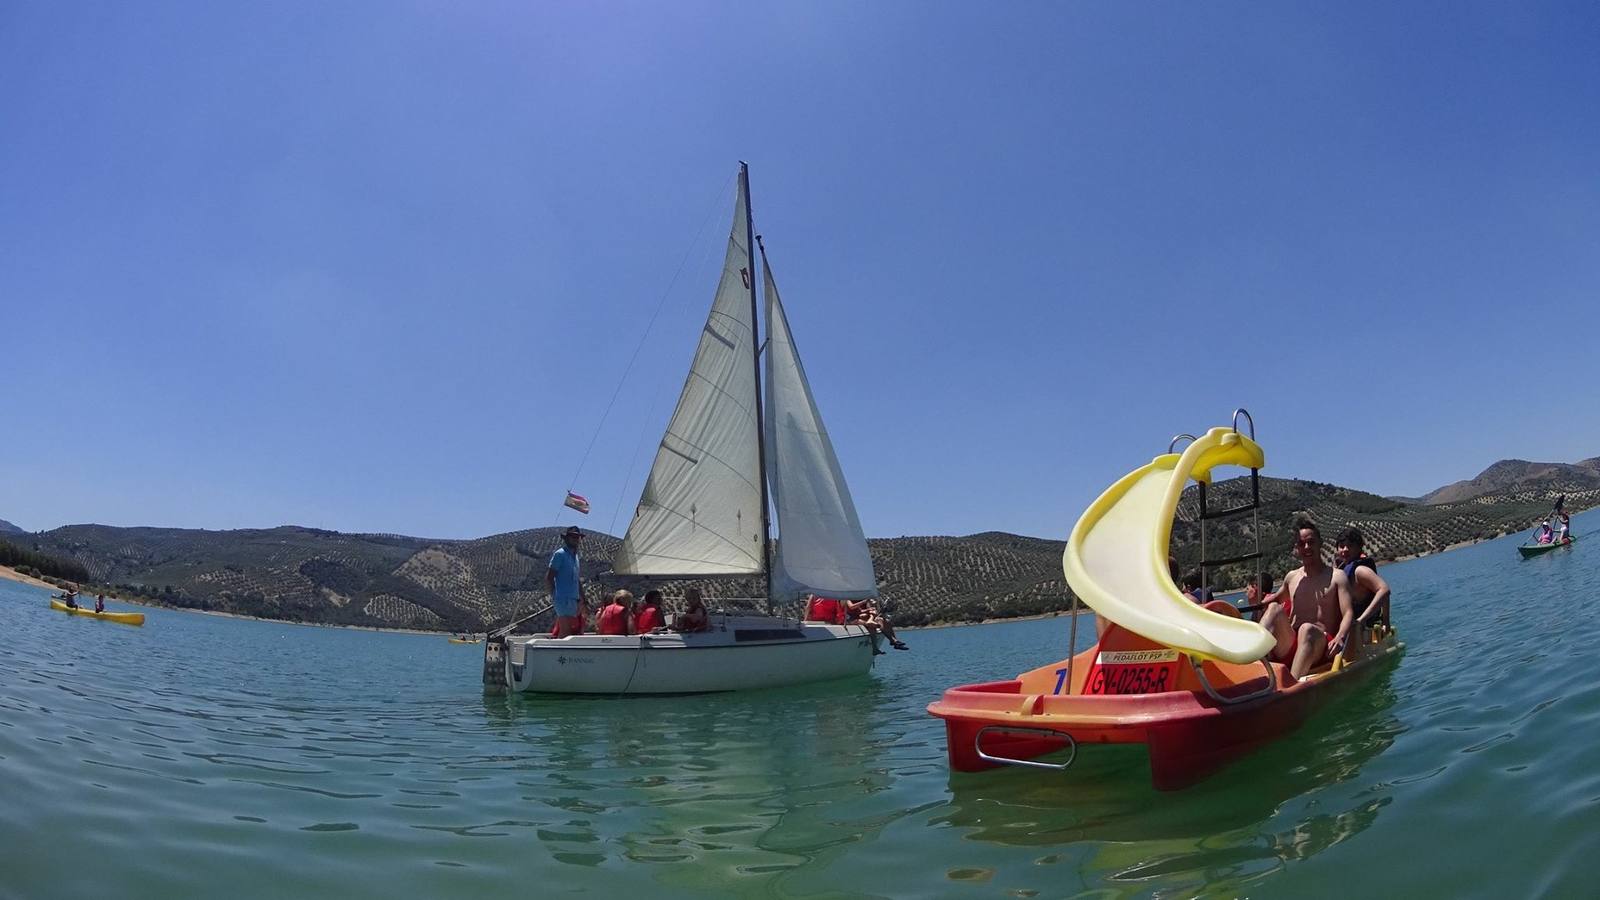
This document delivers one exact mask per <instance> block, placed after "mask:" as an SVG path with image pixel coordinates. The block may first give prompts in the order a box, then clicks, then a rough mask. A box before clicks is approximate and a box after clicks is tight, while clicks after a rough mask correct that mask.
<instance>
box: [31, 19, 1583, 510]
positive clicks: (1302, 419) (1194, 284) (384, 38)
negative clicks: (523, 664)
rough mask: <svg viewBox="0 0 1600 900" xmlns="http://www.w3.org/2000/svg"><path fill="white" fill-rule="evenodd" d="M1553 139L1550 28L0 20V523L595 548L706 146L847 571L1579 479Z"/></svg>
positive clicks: (696, 231)
mask: <svg viewBox="0 0 1600 900" xmlns="http://www.w3.org/2000/svg"><path fill="white" fill-rule="evenodd" d="M1597 109H1600V7H1596V6H1594V5H1593V4H1584V3H1567V4H1527V5H1522V4H1501V3H1489V4H1464V3H1411V4H1390V3H1374V4H1320V3H1319V4H1312V3H1305V4H1288V3H1279V4H1192V3H1160V4H1143V3H1140V4H1128V3H1100V4H1090V3H1071V4H1045V3H1032V4H955V3H922V2H875V3H870V4H862V3H851V4H845V3H836V4H835V3H814V2H806V3H756V4H750V3H746V4H738V5H734V4H691V3H672V4H659V3H640V4H622V5H619V4H604V3H563V4H523V3H506V4H491V3H473V4H450V3H415V4H402V3H389V2H383V3H360V2H344V3H338V4H314V3H289V4H270V5H263V4H253V5H244V4H237V5H235V4H201V3H171V4H164V3H154V2H152V3H139V4H118V3H102V4H90V3H74V4H63V3H52V2H36V3H34V2H11V3H7V4H4V5H3V6H0V198H3V202H0V248H3V250H0V322H3V324H0V329H3V330H0V353H3V357H0V366H3V368H4V371H5V373H6V384H7V387H8V390H7V392H6V394H7V398H8V401H9V402H8V404H7V416H6V427H5V432H4V439H3V441H0V517H3V518H7V519H10V520H12V521H15V522H17V523H18V524H20V525H22V526H23V527H25V528H29V529H42V528H51V527H55V526H58V525H62V524H67V523H79V522H103V523H108V524H116V525H164V526H189V527H207V528H227V527H254V526H271V525H277V524H284V523H296V524H305V525H313V526H318V527H325V528H333V529H339V530H347V531H355V530H359V531H389V532H401V533H410V534H420V535H427V536H437V537H467V536H478V535H484V534H490V533H495V532H500V531H506V530H512V529H516V528H523V527H531V526H535V525H543V524H549V523H551V522H554V521H558V520H560V521H569V520H572V519H574V518H575V517H574V515H573V514H570V513H567V514H565V515H563V514H562V511H561V508H560V505H559V504H560V499H561V497H562V494H563V492H564V491H565V490H566V489H567V488H568V487H569V486H572V487H575V488H576V489H577V490H578V492H579V493H583V494H585V495H587V496H588V497H589V498H590V499H591V500H592V501H593V502H594V513H593V514H592V515H590V516H589V517H587V518H585V519H582V520H581V521H582V522H583V523H584V524H586V525H589V526H592V527H596V528H600V529H602V530H606V529H609V530H613V531H620V530H621V529H622V528H623V527H624V526H625V523H626V521H627V518H628V513H629V511H630V510H631V509H632V506H633V504H634V502H635V500H636V499H637V495H638V490H639V486H640V482H641V481H642V478H643V472H644V470H645V469H646V468H647V467H648V465H649V458H650V455H651V453H652V452H653V448H654V445H655V442H656V441H657V440H658V439H659V433H660V429H661V428H662V426H663V425H664V423H665V420H666V417H667V415H668V414H669V413H670V408H671V404H672V402H673V401H674V399H675V397H676V393H677V390H678V388H679V386H680V384H681V381H682V378H683V375H684V371H685V369H686V367H687V363H688V358H689V355H690V353H691V351H692V348H693V344H694V340H695V335H696V332H697V331H698V329H699V327H700V325H701V323H702V321H703V319H704V315H705V309H706V307H707V305H708V304H709V302H710V297H711V293H712V289H713V287H714V283H715V278H716V274H715V273H716V269H717V266H718V264H719V258H718V256H719V254H720V244H721V242H722V240H723V237H724V235H725V233H726V229H727V221H728V215H729V212H730V207H731V187H732V176H733V173H734V171H735V168H736V164H737V161H738V160H740V159H745V160H748V161H750V164H751V171H752V184H753V193H754V198H755V216H756V223H757V229H758V230H759V231H760V232H762V233H763V234H764V235H765V236H766V240H767V247H768V249H769V251H770V253H771V254H772V258H773V265H774V268H775V271H776V273H777V275H778V277H779V281H780V284H781V285H782V288H783V296H784V301H785V303H786V305H787V306H788V309H789V317H790V322H791V325H792V327H793V329H794V333H795V339H796V342H797V345H798V346H799V348H800V350H801V353H802V354H803V355H804V357H805V360H806V366H807V371H808V374H809V375H810V376H811V379H812V383H813V388H814V390H815V392H816V395H817V401H818V404H819V406H820V407H821V409H822V412H823V415H824V417H825V418H826V420H827V422H828V426H829V429H830V431H831V432H832V434H833V438H834V442H835V446H836V448H837V449H838V452H839V455H840V458H841V461H842V464H843V467H844V470H845V473H846V475H847V476H848V477H849V480H850V483H851V487H852V489H853V491H854V494H855V498H856V502H857V505H858V507H859V508H860V512H861V518H862V522H863V524H864V526H865V527H866V530H867V532H868V534H869V535H874V536H893V535H900V534H964V533H970V532H976V531H983V530H989V529H1001V530H1007V531H1015V532H1020V533H1025V534H1035V535H1043V536H1053V537H1061V536H1064V535H1065V534H1066V533H1067V532H1068V531H1069V530H1070V528H1071V525H1072V523H1073V521H1075V519H1076V518H1077V516H1078V514H1079V513H1080V512H1081V510H1082V509H1083V507H1084V506H1085V504H1087V502H1088V501H1089V500H1091V499H1092V498H1093V497H1094V496H1095V495H1096V494H1097V493H1098V492H1099V491H1100V490H1102V489H1103V488H1104V487H1105V486H1106V485H1107V484H1109V483H1110V482H1111V481H1112V480H1114V479H1115V478H1116V477H1118V476H1120V475H1121V474H1122V473H1124V472H1126V471H1127V470H1129V469H1131V468H1133V467H1134V466H1136V465H1138V464H1141V463H1142V462H1144V461H1146V460H1147V459H1148V458H1149V457H1150V456H1152V455H1154V454H1155V453H1157V452H1159V451H1160V450H1162V449H1163V448H1164V447H1165V445H1166V442H1167V439H1168V437H1170V436H1171V435H1172V434H1173V433H1175V432H1179V431H1195V430H1199V429H1202V428H1205V427H1208V426H1210V425H1215V424H1222V423H1225V422H1226V420H1227V418H1228V414H1229V412H1230V411H1231V410H1232V409H1233V408H1234V407H1235V406H1241V405H1242V406H1246V407H1248V408H1250V410H1251V411H1252V412H1253V413H1254V414H1255V418H1256V422H1257V424H1258V426H1259V437H1260V439H1261V441H1262V443H1263V445H1264V446H1265V447H1266V450H1267V456H1268V469H1267V472H1268V473H1269V474H1275V475H1282V476H1296V477H1306V478H1314V479H1317V480H1321V481H1331V482H1335V483H1340V484H1346V485H1350V486H1353V487H1361V488H1365V489H1369V490H1373V491H1377V492H1380V493H1403V494H1415V493H1421V492H1423V491H1426V490H1429V489H1432V488H1434V487H1438V486H1439V485H1442V484H1444V483H1447V482H1450V481H1453V480H1456V479H1459V478H1465V477H1470V476H1472V475H1473V474H1476V473H1477V472H1478V471H1479V470H1480V469H1482V468H1483V467H1484V466H1486V465H1488V464H1489V463H1491V462H1493V461H1495V460H1496V459H1499V458H1502V457H1523V458H1533V459H1550V460H1569V461H1570V460H1575V459H1579V458H1582V457H1587V456H1594V455H1597V454H1600V417H1596V416H1595V414H1594V411H1593V409H1592V403H1590V402H1589V396H1590V394H1591V393H1592V392H1590V391H1588V390H1586V389H1585V388H1584V387H1583V385H1584V384H1585V383H1586V382H1587V381H1589V380H1590V379H1589V378H1588V375H1587V372H1588V370H1589V366H1588V365H1587V363H1585V362H1584V361H1585V360H1586V359H1588V358H1589V357H1588V353H1589V352H1590V350H1591V345H1592V340H1593V335H1594V334H1595V333H1596V332H1597V327H1600V302H1596V297H1597V288H1600V243H1597V242H1596V239H1595V236H1596V235H1597V234H1600V177H1597V176H1596V172H1595V168H1594V167H1595V163H1596V160H1597V159H1600V119H1597V117H1596V116H1595V111H1596V110H1597ZM680 265H682V267H683V268H682V272H681V274H679V275H677V276H676V278H675V277H674V273H675V272H677V271H678V270H679V266H680ZM663 297H665V302H664V306H663V312H662V315H661V318H660V320H659V321H658V322H657V323H656V325H655V327H654V329H653V330H652V332H651V334H650V337H649V339H648V341H647V343H646V344H645V350H644V352H643V353H642V354H641V358H640V363H639V366H638V368H636V369H635V371H634V372H633V373H632V374H631V375H630V377H629V378H628V379H627V380H626V381H625V382H623V383H622V385H621V390H620V392H618V397H619V399H618V401H617V405H616V407H615V409H614V410H613V411H612V413H611V415H610V417H609V418H608V419H607V421H606V422H605V425H604V427H603V428H600V429H599V430H598V432H597V430H596V429H597V426H598V425H599V420H600V414H601V412H602V410H603V409H604V408H605V406H606V404H607V402H608V401H609V399H610V397H611V396H612V394H613V392H614V391H617V389H618V383H619V379H620V378H621V375H622V371H623V368H624V366H625V365H626V363H627V360H628V358H629V356H630V355H631V354H632V352H633V350H634V348H635V347H636V346H637V345H638V344H639V341H640V338H641V335H642V334H643V332H644V327H645V323H646V322H647V321H648V320H649V317H650V314H651V312H652V311H653V310H654V309H655V308H656V305H657V303H658V302H660V301H662V298H663ZM1563 385H1565V386H1568V387H1569V388H1571V389H1568V390H1563V389H1562V386H1563ZM591 437H595V438H596V442H595V449H594V451H593V453H591V454H590V455H589V457H588V459H587V461H586V462H585V463H584V466H583V469H582V473H581V475H580V476H579V477H578V479H577V480H576V482H574V481H573V480H572V479H573V474H574V472H575V470H577V468H578V465H579V460H580V458H582V457H583V453H584V448H585V447H586V446H587V445H588V443H589V441H590V438H591ZM641 444H642V450H640V449H639V448H640V447H641ZM630 464H631V465H632V476H631V480H630V479H629V478H628V473H629V469H630ZM618 510H621V514H620V515H615V513H616V512H617V511H618ZM613 522H614V523H615V524H613Z"/></svg>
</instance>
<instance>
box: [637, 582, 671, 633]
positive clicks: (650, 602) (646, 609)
mask: <svg viewBox="0 0 1600 900" xmlns="http://www.w3.org/2000/svg"><path fill="white" fill-rule="evenodd" d="M665 627H667V620H666V617H665V616H664V615H662V613H661V592H660V591H656V590H650V591H645V592H644V604H643V606H641V607H640V608H639V612H638V614H637V615H635V616H634V618H633V633H634V634H649V633H650V632H652V631H655V630H656V629H657V628H665Z"/></svg>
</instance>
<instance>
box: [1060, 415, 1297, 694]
mask: <svg viewBox="0 0 1600 900" xmlns="http://www.w3.org/2000/svg"><path fill="white" fill-rule="evenodd" d="M1265 462H1266V457H1265V454H1263V453H1262V451H1261V446H1260V445H1259V444H1257V443H1256V442H1255V441H1253V440H1251V439H1250V438H1248V437H1246V436H1244V435H1242V434H1240V433H1238V432H1237V431H1235V430H1233V429H1232V428H1213V429H1211V430H1210V431H1208V432H1206V433H1205V435H1204V436H1202V437H1201V438H1199V439H1198V440H1196V441H1194V442H1193V443H1191V444H1190V445H1189V446H1188V447H1187V448H1185V449H1184V451H1183V454H1182V455H1181V456H1180V455H1179V454H1177V453H1168V454H1165V455H1162V456H1158V457H1156V458H1155V459H1153V460H1151V461H1150V463H1149V464H1148V465H1145V466H1142V467H1140V468H1138V469H1135V470H1134V471H1132V472H1129V473H1128V474H1127V475H1125V476H1123V478H1122V479H1121V480H1119V481H1118V482H1117V483H1116V484H1113V485H1112V486H1111V487H1110V488H1108V489H1107V490H1106V492H1105V493H1104V494H1101V495H1100V497H1099V499H1097V500H1095V501H1094V503H1092V504H1090V506H1089V509H1088V511H1087V512H1085V513H1084V514H1083V518H1081V519H1079V520H1078V524H1077V526H1076V527H1074V528H1073V529H1072V537H1071V538H1069V539H1068V540H1067V549H1066V552H1065V553H1064V554H1063V555H1062V567H1063V568H1064V569H1065V570H1066V575H1067V583H1068V584H1070V585H1072V590H1073V591H1075V592H1076V593H1077V595H1078V598H1079V599H1081V600H1082V601H1083V602H1084V603H1087V604H1088V605H1089V607H1090V608H1091V609H1093V610H1094V611H1095V612H1097V613H1099V614H1100V615H1102V616H1105V617H1106V618H1107V619H1110V620H1111V621H1113V622H1115V623H1117V624H1118V625H1121V626H1122V627H1124V628H1126V629H1128V630H1129V631H1132V632H1134V633H1135V634H1139V635H1143V636H1144V637H1147V638H1149V639H1150V640H1152V641H1155V642H1157V643H1160V644H1165V645H1167V646H1169V647H1173V648H1175V649H1178V650H1182V651H1183V652H1185V653H1190V654H1193V655H1195V656H1200V657H1205V658H1207V659H1220V660H1226V661H1227V662H1232V663H1251V662H1255V661H1256V660H1258V659H1260V658H1262V657H1263V656H1265V655H1266V654H1267V651H1269V650H1271V649H1272V644H1273V639H1272V635H1270V634H1268V633H1267V631H1266V629H1264V628H1262V627H1261V626H1260V625H1257V624H1256V623H1254V622H1247V621H1245V620H1243V619H1236V618H1232V617H1230V616H1225V615H1222V614H1221V613H1214V612H1211V611H1210V610H1207V609H1202V608H1201V607H1199V606H1197V605H1196V604H1194V603H1193V602H1191V601H1190V600H1189V599H1188V598H1187V597H1185V596H1184V595H1183V594H1181V593H1179V592H1178V586H1177V585H1175V584H1173V583H1172V579H1171V577H1170V576H1169V574H1168V569H1167V552H1168V549H1167V548H1168V544H1169V543H1170V542H1171V540H1172V517H1173V514H1174V513H1176V512H1177V509H1178V500H1179V498H1180V497H1181V496H1182V494H1183V488H1184V486H1185V485H1186V484H1188V483H1189V479H1191V478H1193V479H1194V480H1196V481H1204V482H1206V483H1208V484H1209V483H1210V480H1211V470H1212V469H1214V468H1216V467H1217V466H1222V465H1231V466H1243V467H1245V468H1257V469H1259V468H1261V467H1262V466H1263V465H1265Z"/></svg>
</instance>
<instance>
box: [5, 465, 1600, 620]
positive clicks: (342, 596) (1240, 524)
mask: <svg viewBox="0 0 1600 900" xmlns="http://www.w3.org/2000/svg"><path fill="white" fill-rule="evenodd" d="M1552 483H1553V484H1557V485H1559V486H1560V487H1559V492H1561V493H1565V494H1566V495H1567V506H1568V508H1569V509H1572V510H1573V511H1577V510H1580V509H1585V508H1588V507H1591V506H1596V505H1600V487H1595V488H1589V489H1584V490H1577V489H1573V488H1572V487H1570V486H1567V485H1566V483H1565V482H1561V481H1557V482H1552ZM1248 491H1249V480H1248V478H1235V479H1231V480H1228V481H1222V482H1218V483H1217V484H1215V485H1213V486H1212V488H1211V495H1212V497H1213V500H1214V503H1215V504H1216V505H1218V506H1221V505H1233V504H1236V503H1239V502H1241V501H1243V500H1244V499H1245V498H1246V497H1247V496H1248ZM1557 491H1558V488H1549V487H1534V488H1519V489H1515V490H1510V491H1502V492H1498V493H1492V494H1485V495H1480V496H1475V497H1473V498H1471V499H1469V500H1465V501H1460V502H1455V503H1433V504H1417V503H1405V502H1401V501H1398V500H1394V499H1390V498H1385V497H1379V496H1376V495H1374V494H1368V493H1365V492H1363V491H1357V490H1353V489H1350V488H1344V487H1339V486H1337V485H1331V484H1321V483H1318V482H1314V481H1300V480H1293V479H1279V478H1263V479H1262V501H1263V508H1262V510H1261V511H1260V514H1259V516H1258V518H1257V520H1258V521H1259V523H1260V529H1261V535H1262V546H1263V548H1264V550H1265V551H1266V554H1267V556H1266V560H1267V562H1266V570H1267V571H1268V572H1271V573H1273V574H1274V575H1281V574H1282V573H1283V572H1284V571H1286V570H1287V569H1288V568H1289V567H1290V565H1291V560H1290V558H1289V552H1288V551H1289V544H1290V539H1291V538H1290V528H1291V526H1292V524H1293V522H1294V519H1295V518H1296V517H1297V516H1299V515H1301V514H1309V515H1310V516H1311V517H1312V518H1313V519H1315V520H1316V521H1317V522H1318V523H1319V524H1320V525H1321V526H1322V529H1323V536H1324V537H1325V538H1327V539H1328V541H1329V542H1330V547H1329V549H1330V550H1331V542H1332V540H1333V538H1334V536H1335V534H1336V532H1337V531H1338V530H1339V529H1341V528H1343V527H1345V526H1347V525H1355V526H1357V527H1359V528H1361V529H1362V530H1363V532H1365V534H1366V535H1367V537H1368V544H1369V548H1370V549H1371V550H1372V551H1373V553H1374V555H1376V556H1378V557H1379V558H1386V559H1393V558H1398V557H1405V556H1412V555H1416V554H1421V553H1430V552H1435V551H1438V550H1442V549H1445V548H1446V547H1449V546H1451V545H1453V544H1457V543H1461V542H1465V541H1472V540H1478V539H1482V538H1488V537H1494V536H1497V535H1500V534H1504V533H1507V532H1513V531H1519V530H1522V529H1525V528H1528V527H1530V525H1531V523H1532V522H1533V521H1534V520H1535V519H1536V518H1537V517H1538V516H1539V515H1541V514H1542V513H1544V512H1546V511H1548V510H1549V508H1550V503H1551V500H1552V499H1553V497H1554V495H1555V493H1556V492H1557ZM1196 503H1197V498H1196V495H1195V493H1194V488H1193V487H1191V488H1190V491H1189V493H1188V494H1186V496H1185V499H1184V502H1183V503H1182V504H1180V507H1179V511H1178V520H1177V522H1176V523H1175V524H1174V526H1173V545H1174V548H1175V552H1176V555H1177V556H1178V559H1179V562H1180V564H1181V565H1182V566H1183V567H1184V568H1185V569H1187V568H1190V567H1192V566H1193V565H1194V564H1195V562H1196V561H1197V560H1198V559H1199V552H1200V550H1199V526H1198V524H1197V522H1196V520H1195V516H1196V512H1197V511H1196V506H1195V504H1196ZM1252 521H1253V520H1252V518H1251V517H1250V516H1248V515H1246V516H1242V517H1239V518H1236V519H1230V520H1220V521H1213V522H1210V523H1208V525H1207V539H1208V545H1207V551H1208V554H1209V555H1211V556H1212V557H1218V556H1231V555H1235V554H1239V553H1244V552H1247V551H1248V550H1250V549H1252V548H1253V547H1254V537H1253V535H1254V531H1253V527H1254V526H1253V525H1252ZM589 534H590V536H589V537H588V538H587V539H586V540H585V541H584V553H585V559H586V564H585V570H586V571H585V575H586V577H588V578H589V579H590V580H589V582H588V593H589V594H590V596H591V598H594V599H598V597H599V595H600V593H601V591H602V590H612V589H615V588H617V587H626V588H628V589H630V590H634V591H635V592H636V593H637V592H639V591H642V590H643V589H644V588H645V587H648V586H654V587H660V588H661V589H662V590H663V591H664V592H665V593H666V594H667V596H668V598H669V604H668V605H669V606H670V605H672V603H673V602H674V601H675V600H676V598H678V597H680V596H681V595H682V592H683V589H684V588H686V587H688V586H690V585H691V584H693V585H696V586H698V587H700V588H701V589H702V590H703V591H704V592H705V593H706V596H707V597H708V598H709V599H711V600H712V602H713V604H714V605H715V604H717V603H722V602H731V601H733V600H734V599H736V598H739V597H751V596H755V595H756V594H758V593H759V591H760V585H759V584H757V583H755V582H754V581H751V580H745V581H740V580H731V581H730V580H717V581H703V582H688V581H677V582H674V581H663V582H647V581H646V580H644V579H638V578H618V577H616V576H613V575H611V574H610V572H609V567H610V562H611V559H612V556H613V555H614V554H615V552H616V550H617V547H618V545H619V543H620V542H619V541H618V540H617V539H616V538H614V537H611V536H610V535H605V534H599V533H595V532H590V533H589ZM558 535H559V529H557V528H553V527H552V528H534V529H529V530H526V531H516V532H510V533H508V534H499V535H492V536H490V537H484V538H478V539H476V540H465V541H441V540H431V539H426V538H415V537H406V536H403V535H389V534H343V533H340V532H334V531H323V530H319V529H314V528H301V527H297V526H284V527H280V528H269V529H244V530H237V531H200V530H194V529H177V528H113V527H110V526H104V525H71V526H67V527H64V528H57V529H55V530H53V531H48V532H43V533H40V534H31V535H28V537H27V540H14V543H16V544H18V545H21V546H23V547H24V548H25V549H28V550H32V551H34V552H39V553H45V554H49V555H50V556H53V557H58V558H62V559H71V560H75V561H77V562H79V563H82V564H83V566H84V567H85V568H86V569H87V570H88V572H89V574H90V579H89V580H90V581H92V582H95V583H97V584H106V585H112V586H115V589H116V590H119V591H121V592H123V593H125V594H129V595H136V596H142V597H144V598H146V599H149V600H153V601H155V602H159V603H165V604H169V605H173V606H180V607H189V608H197V609H209V610H219V611H224V612H233V613H241V614H246V615H254V616H262V617H266V618H273V619H284V620H289V621H305V622H321V623H330V624H352V625H373V626H387V627H411V628H431V629H438V630H482V629H483V628H484V627H486V626H489V625H493V624H498V623H502V622H506V621H509V620H510V619H512V618H514V617H517V616H519V615H522V614H525V613H527V612H530V611H532V610H535V609H538V608H541V607H543V606H544V605H545V603H546V596H545V591H544V583H543V582H544V571H545V567H546V564H547V563H548V560H549V556H550V553H551V552H553V551H554V550H555V547H556V544H557V540H558ZM868 546H869V547H870V549H871V551H872V558H873V563H874V565H875V566H876V568H877V573H878V580H879V591H880V596H881V597H882V599H883V601H884V602H885V603H886V604H889V605H891V607H892V609H893V610H894V614H895V616H896V617H897V619H898V620H899V621H901V622H902V623H904V624H925V623H930V622H940V621H948V622H961V621H978V620H982V619H986V618H1007V617H1013V616H1020V615H1030V614H1039V613H1047V612H1052V611H1055V610H1064V609H1066V608H1068V607H1069V605H1070V603H1071V600H1070V596H1069V595H1068V593H1067V589H1066V584H1065V581H1064V580H1063V578H1062V574H1061V551H1062V547H1063V542H1062V541H1060V540H1047V539H1043V538H1033V537H1022V536H1018V535H1013V534H1006V533H1003V532H985V533H982V534H973V535H967V536H964V537H898V538H874V539H872V540H869V541H868ZM1250 571H1253V566H1250V565H1247V564H1240V565H1234V566H1231V567H1228V568H1226V569H1223V570H1219V571H1217V572H1214V573H1213V579H1212V581H1213V583H1215V584H1217V585H1220V586H1223V587H1236V586H1238V585H1240V584H1242V583H1243V581H1244V578H1245V577H1246V576H1247V575H1248V573H1249V572H1250Z"/></svg>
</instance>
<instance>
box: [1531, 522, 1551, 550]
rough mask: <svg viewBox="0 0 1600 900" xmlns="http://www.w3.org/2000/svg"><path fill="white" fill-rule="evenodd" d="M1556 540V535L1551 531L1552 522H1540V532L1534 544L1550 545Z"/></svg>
mask: <svg viewBox="0 0 1600 900" xmlns="http://www.w3.org/2000/svg"><path fill="white" fill-rule="evenodd" d="M1554 539H1555V533H1554V532H1553V531H1551V530H1550V520H1549V519H1545V520H1544V521H1543V522H1540V523H1539V531H1538V533H1537V534H1535V535H1534V538H1533V540H1534V542H1535V543H1539V544H1548V543H1550V542H1551V541H1552V540H1554Z"/></svg>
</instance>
